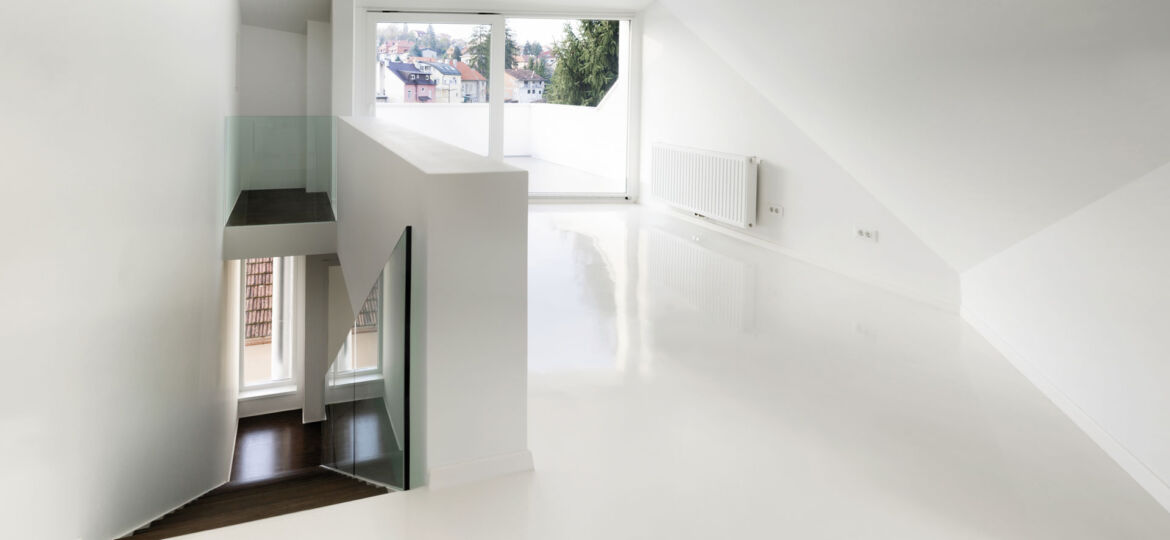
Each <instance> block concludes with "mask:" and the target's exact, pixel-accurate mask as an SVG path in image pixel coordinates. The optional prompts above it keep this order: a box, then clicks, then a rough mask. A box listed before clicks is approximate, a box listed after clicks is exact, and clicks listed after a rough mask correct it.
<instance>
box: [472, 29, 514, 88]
mask: <svg viewBox="0 0 1170 540" xmlns="http://www.w3.org/2000/svg"><path fill="white" fill-rule="evenodd" d="M504 36H505V40H504V69H512V68H515V67H516V53H517V51H519V50H520V47H519V46H517V45H516V39H515V37H513V34H512V29H511V28H507V27H505V28H504ZM467 52H468V54H470V55H471V57H472V58H471V61H470V62H468V64H469V65H470V66H471V67H472V69H474V70H476V71H478V72H480V73H482V74H483V75H484V76H485V77H486V76H488V74H489V73H490V72H491V70H489V69H488V66H489V64H490V63H491V56H492V33H491V27H488V26H477V27H476V28H475V33H474V34H473V35H472V36H471V41H470V42H468V43H467Z"/></svg>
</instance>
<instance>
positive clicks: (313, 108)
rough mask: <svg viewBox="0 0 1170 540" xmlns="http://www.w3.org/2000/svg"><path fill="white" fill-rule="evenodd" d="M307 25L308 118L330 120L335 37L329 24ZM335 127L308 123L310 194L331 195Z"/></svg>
mask: <svg viewBox="0 0 1170 540" xmlns="http://www.w3.org/2000/svg"><path fill="white" fill-rule="evenodd" d="M307 24H308V35H307V37H306V43H307V49H308V53H307V54H308V57H307V60H306V61H307V64H306V67H305V77H306V81H305V114H306V115H308V116H331V115H332V114H333V113H332V107H333V104H332V92H333V90H332V84H333V68H332V62H333V58H332V49H333V37H332V33H331V30H330V28H329V23H324V22H319V21H308V23H307ZM332 127H333V126H332V121H329V122H325V121H324V120H310V121H309V124H308V131H307V135H306V147H307V148H306V154H305V170H306V175H307V178H306V179H305V184H306V187H307V189H308V190H309V191H329V190H330V189H331V188H332V185H333V129H332ZM326 128H327V129H326Z"/></svg>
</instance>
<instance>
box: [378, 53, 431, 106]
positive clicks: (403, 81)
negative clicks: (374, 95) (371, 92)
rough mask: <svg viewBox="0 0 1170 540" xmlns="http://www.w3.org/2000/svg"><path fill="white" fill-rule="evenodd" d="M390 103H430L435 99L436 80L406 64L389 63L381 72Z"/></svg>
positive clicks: (384, 65) (412, 65) (383, 65)
mask: <svg viewBox="0 0 1170 540" xmlns="http://www.w3.org/2000/svg"><path fill="white" fill-rule="evenodd" d="M379 74H380V79H381V80H382V81H383V83H382V89H383V90H384V94H385V96H386V99H385V101H386V102H388V103H428V102H431V101H434V99H435V80H434V79H432V78H431V75H430V74H429V73H427V72H425V71H423V70H420V69H418V68H417V67H416V66H415V65H414V64H409V63H406V62H387V63H385V64H382V69H381V70H380V71H379Z"/></svg>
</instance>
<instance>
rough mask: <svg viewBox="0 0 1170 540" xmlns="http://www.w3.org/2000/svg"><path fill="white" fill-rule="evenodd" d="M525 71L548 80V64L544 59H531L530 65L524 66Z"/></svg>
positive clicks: (529, 60)
mask: <svg viewBox="0 0 1170 540" xmlns="http://www.w3.org/2000/svg"><path fill="white" fill-rule="evenodd" d="M524 69H527V70H529V71H531V72H533V73H535V74H537V75H540V76H541V77H544V78H545V79H548V62H545V61H544V58H541V57H539V56H533V57H530V58H529V59H528V63H527V64H525V65H524Z"/></svg>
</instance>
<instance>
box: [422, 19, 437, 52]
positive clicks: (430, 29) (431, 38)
mask: <svg viewBox="0 0 1170 540" xmlns="http://www.w3.org/2000/svg"><path fill="white" fill-rule="evenodd" d="M422 43H423V44H422V48H424V49H430V50H432V51H437V50H438V49H439V36H437V35H435V25H433V24H428V25H427V33H426V34H424V35H423V39H422Z"/></svg>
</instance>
